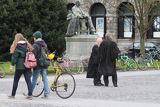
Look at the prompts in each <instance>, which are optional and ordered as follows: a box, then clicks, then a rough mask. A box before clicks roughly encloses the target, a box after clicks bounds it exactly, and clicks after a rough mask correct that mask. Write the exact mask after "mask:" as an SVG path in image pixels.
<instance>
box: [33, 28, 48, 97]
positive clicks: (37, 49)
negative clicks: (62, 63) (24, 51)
mask: <svg viewBox="0 0 160 107" xmlns="http://www.w3.org/2000/svg"><path fill="white" fill-rule="evenodd" d="M33 37H34V44H33V48H34V50H33V52H34V54H35V56H36V59H37V67H35V68H34V71H33V78H32V87H33V92H34V91H36V90H34V88H35V86H36V82H37V78H38V74H40V75H41V76H42V80H43V85H44V86H43V88H44V96H43V97H42V98H48V95H49V84H48V80H47V68H48V67H44V66H41V65H40V64H39V62H38V59H39V58H40V55H41V54H42V52H41V49H42V47H43V48H44V49H45V50H46V51H47V50H48V48H47V44H46V43H45V41H44V40H43V39H42V33H41V32H40V31H36V32H35V33H33Z"/></svg>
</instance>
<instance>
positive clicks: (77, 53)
mask: <svg viewBox="0 0 160 107" xmlns="http://www.w3.org/2000/svg"><path fill="white" fill-rule="evenodd" d="M98 37H99V36H98V35H78V36H73V37H66V38H65V39H66V55H67V56H69V57H70V58H71V59H72V60H77V59H79V58H81V56H83V57H89V56H90V54H91V52H92V47H93V45H94V44H95V41H96V39H97V38H98Z"/></svg>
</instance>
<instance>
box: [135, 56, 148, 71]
mask: <svg viewBox="0 0 160 107" xmlns="http://www.w3.org/2000/svg"><path fill="white" fill-rule="evenodd" d="M147 62H148V61H147V60H145V59H142V58H140V59H138V61H137V63H138V68H139V69H140V70H143V71H144V70H147V69H148V65H147Z"/></svg>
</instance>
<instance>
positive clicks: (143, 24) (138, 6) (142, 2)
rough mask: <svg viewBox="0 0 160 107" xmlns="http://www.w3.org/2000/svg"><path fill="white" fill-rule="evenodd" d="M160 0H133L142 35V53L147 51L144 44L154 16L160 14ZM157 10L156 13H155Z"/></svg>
mask: <svg viewBox="0 0 160 107" xmlns="http://www.w3.org/2000/svg"><path fill="white" fill-rule="evenodd" d="M159 1H160V0H132V2H133V4H134V11H133V10H132V11H133V12H134V17H135V21H136V25H137V28H138V31H139V35H140V43H141V45H140V53H141V54H144V53H145V48H144V44H145V41H146V35H147V31H148V30H149V29H150V28H151V27H152V23H153V22H154V18H155V16H156V15H158V11H159V10H158V5H159ZM154 9H155V10H156V11H154ZM155 12H156V13H155Z"/></svg>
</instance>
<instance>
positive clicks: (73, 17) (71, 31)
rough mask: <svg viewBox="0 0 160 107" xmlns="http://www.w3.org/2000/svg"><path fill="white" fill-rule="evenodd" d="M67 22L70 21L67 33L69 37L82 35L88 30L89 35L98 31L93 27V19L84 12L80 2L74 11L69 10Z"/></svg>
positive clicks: (73, 8)
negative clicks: (82, 32)
mask: <svg viewBox="0 0 160 107" xmlns="http://www.w3.org/2000/svg"><path fill="white" fill-rule="evenodd" d="M67 20H68V21H69V24H68V28H67V33H66V35H67V36H73V35H77V34H80V33H81V31H82V30H83V31H85V30H86V32H87V33H89V34H95V31H96V30H95V28H94V26H93V23H92V20H91V17H90V16H89V15H87V14H86V13H84V12H83V10H82V9H81V7H80V2H79V1H76V3H75V5H74V6H73V7H72V10H69V13H68V15H67ZM87 29H89V30H87Z"/></svg>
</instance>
